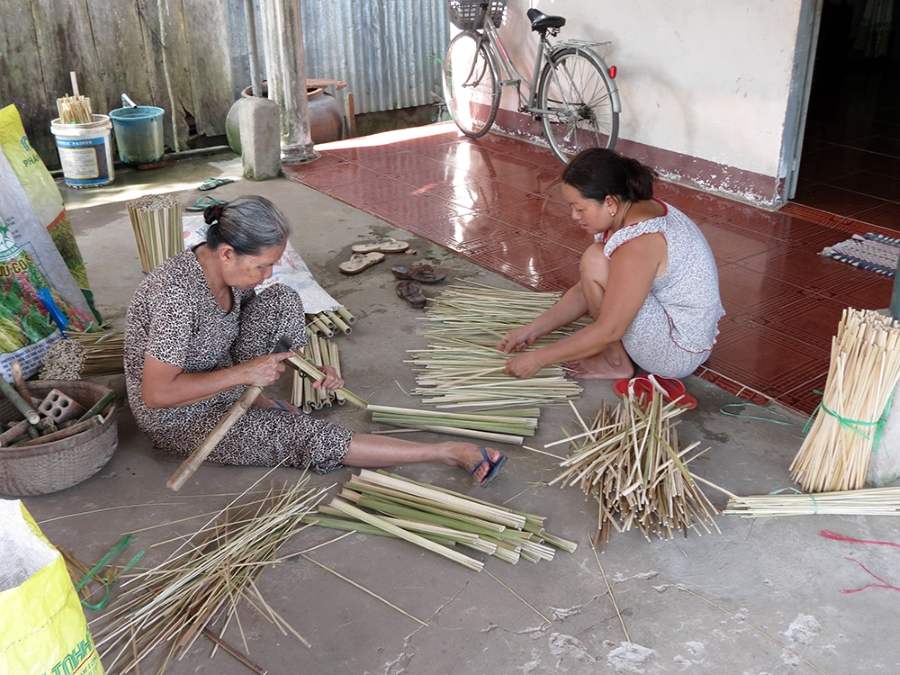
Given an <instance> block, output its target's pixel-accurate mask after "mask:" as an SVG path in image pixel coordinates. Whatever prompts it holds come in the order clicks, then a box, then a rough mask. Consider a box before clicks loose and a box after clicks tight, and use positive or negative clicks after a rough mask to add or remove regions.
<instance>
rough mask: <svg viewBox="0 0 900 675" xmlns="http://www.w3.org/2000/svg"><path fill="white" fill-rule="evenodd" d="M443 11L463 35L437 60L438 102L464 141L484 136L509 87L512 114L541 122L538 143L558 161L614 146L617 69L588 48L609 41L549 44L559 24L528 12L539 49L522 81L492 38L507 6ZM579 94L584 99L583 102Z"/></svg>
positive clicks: (468, 0) (493, 2) (469, 5)
mask: <svg viewBox="0 0 900 675" xmlns="http://www.w3.org/2000/svg"><path fill="white" fill-rule="evenodd" d="M448 5H449V12H450V20H451V21H452V22H453V24H454V25H456V26H457V27H458V28H460V29H461V30H462V32H461V33H459V34H458V35H456V36H455V37H454V38H453V39H452V40H451V41H450V45H449V46H448V47H447V53H446V56H445V58H444V64H443V88H444V99H445V101H446V104H447V108H448V110H449V112H450V116H451V117H452V118H453V121H454V122H455V123H456V126H458V127H459V129H460V131H462V132H463V133H464V134H465V135H466V136H468V137H470V138H480V137H481V136H484V134H486V133H487V132H488V131H489V130H490V128H491V126H492V125H493V124H494V120H495V119H496V117H497V110H498V109H499V108H500V95H501V87H502V86H506V85H513V84H514V85H515V86H516V92H517V94H518V97H519V111H520V112H526V113H529V114H530V115H531V116H532V117H534V119H535V120H540V121H541V122H542V123H543V127H544V136H546V138H547V141H548V142H549V144H550V148H551V149H552V150H553V152H554V153H555V154H556V156H557V157H558V158H559V159H560V161H562V162H568V161H569V159H571V158H572V157H573V156H574V155H576V154H577V153H578V152H580V151H581V150H584V149H586V148H592V147H601V148H613V147H614V146H615V144H616V140H617V139H618V134H619V113H620V111H621V104H620V102H619V91H618V89H617V87H616V82H615V78H616V67H615V66H607V65H606V63H605V62H604V61H603V59H602V58H601V57H600V56H599V55H598V54H597V52H595V51H594V49H593V48H594V47H597V46H601V45H605V44H609V43H608V42H590V41H586V40H564V41H560V42H557V43H555V44H554V43H553V42H551V40H550V39H549V37H548V36H550V37H556V36H558V35H559V31H560V29H561V28H562V27H563V26H564V25H565V23H566V20H565V18H563V17H561V16H550V15H547V14H544V13H543V12H541V11H539V10H537V9H534V8H532V9H529V10H528V12H527V16H528V19H529V20H530V21H531V29H532V30H533V31H535V32H536V33H538V35H539V36H540V48H539V49H538V52H537V56H536V59H535V63H534V68H533V70H532V73H533V74H532V77H531V80H530V81H526V79H525V77H524V76H523V75H522V74H521V73H520V72H519V70H518V69H517V68H516V66H515V65H514V64H513V63H512V60H511V59H510V57H509V54H508V52H507V51H506V48H505V47H504V46H503V43H502V41H501V40H500V36H499V34H498V32H497V29H498V28H499V27H500V24H501V22H502V21H503V15H504V13H505V11H506V0H489V1H486V0H448ZM501 68H502V69H503V74H504V75H505V77H504V78H503V79H501V70H500V69H501ZM523 84H524V85H525V87H526V88H527V94H528V95H527V97H526V96H525V95H524V94H523V93H522V85H523ZM583 92H590V94H589V97H590V98H589V97H588V96H585V95H584V93H583Z"/></svg>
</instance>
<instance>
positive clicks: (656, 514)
mask: <svg viewBox="0 0 900 675" xmlns="http://www.w3.org/2000/svg"><path fill="white" fill-rule="evenodd" d="M684 410H685V409H684V408H681V407H678V406H677V404H675V403H669V404H665V403H664V398H663V396H662V395H661V394H660V393H659V392H657V391H656V390H655V389H654V390H653V394H652V397H651V399H650V400H649V401H647V400H646V399H644V398H636V397H635V395H634V393H633V392H632V393H631V394H630V395H629V396H628V397H626V398H625V399H624V400H623V401H622V402H621V403H620V404H619V405H618V406H617V407H616V408H615V410H612V409H610V408H609V407H608V406H607V405H606V404H603V405H602V406H601V407H600V410H599V411H598V412H597V415H596V416H595V418H594V420H593V423H592V424H590V425H588V424H586V423H585V422H584V420H583V419H582V418H581V416H580V415H579V416H578V421H579V423H580V424H581V425H582V427H583V428H584V432H583V433H580V434H576V435H575V436H570V437H568V438H564V439H562V440H560V441H556V442H554V443H548V444H547V445H546V446H544V447H547V448H549V447H553V446H556V445H560V444H563V443H571V447H572V450H571V454H570V456H569V457H568V458H567V459H566V460H564V461H563V462H562V463H561V464H560V466H561V467H563V468H564V471H563V472H562V473H561V474H559V475H558V476H557V477H556V478H555V479H553V480H552V481H551V482H550V484H551V485H553V484H556V483H560V484H561V486H563V487H564V486H574V485H579V486H580V487H581V489H582V491H583V492H584V494H585V495H586V496H590V497H592V498H593V499H594V500H595V501H596V502H597V533H596V535H595V537H594V540H595V543H596V544H597V545H598V546H604V545H605V544H606V543H607V542H608V541H609V537H610V534H611V530H613V529H614V530H616V531H618V532H626V531H628V530H630V529H632V528H633V527H637V528H639V529H640V530H641V532H642V533H643V535H644V537H646V538H647V539H648V540H649V539H650V536H651V535H654V536H656V537H659V538H661V539H671V538H672V537H673V535H674V533H675V532H677V531H679V530H680V531H683V532H684V533H685V534H687V531H688V530H689V529H692V530H694V531H696V532H698V533H699V532H700V529H701V528H702V529H703V530H704V531H706V532H711V531H712V530H713V529H715V530H716V531H719V528H718V526H717V525H716V523H715V520H714V518H713V516H714V514H715V513H716V510H715V508H714V507H713V506H712V504H711V503H710V502H709V500H708V499H707V498H706V496H705V495H704V494H703V493H702V492H701V491H700V489H699V488H698V486H697V484H696V482H695V480H694V477H693V476H692V475H691V472H690V471H689V470H688V467H687V465H688V464H689V463H690V462H691V461H693V460H694V459H696V458H697V457H699V456H700V454H702V452H706V450H703V451H702V452H700V453H696V454H694V455H693V456H692V457H690V458H688V457H687V455H688V453H690V452H691V451H693V450H695V449H696V448H697V446H698V445H699V443H691V444H690V445H688V446H687V447H685V448H681V447H680V446H679V442H678V435H677V433H676V430H675V424H674V423H673V422H672V420H673V419H674V418H675V417H677V416H678V415H680V414H681V413H683V412H684ZM576 412H577V411H576Z"/></svg>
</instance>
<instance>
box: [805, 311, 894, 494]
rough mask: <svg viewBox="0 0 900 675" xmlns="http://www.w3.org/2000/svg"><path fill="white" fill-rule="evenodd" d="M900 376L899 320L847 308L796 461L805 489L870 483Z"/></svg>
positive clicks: (835, 488) (837, 488)
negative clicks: (815, 410) (822, 390)
mask: <svg viewBox="0 0 900 675" xmlns="http://www.w3.org/2000/svg"><path fill="white" fill-rule="evenodd" d="M898 380H900V323H898V322H896V321H893V320H892V319H891V318H890V317H887V316H884V315H882V314H879V313H878V312H873V311H870V310H864V311H861V310H857V309H845V310H844V313H843V315H842V317H841V321H840V324H838V331H837V335H836V336H835V337H834V338H832V342H831V364H830V366H829V368H828V379H827V381H826V383H825V393H824V394H823V396H822V405H821V406H820V408H819V410H818V413H817V414H816V419H815V421H814V422H813V424H812V426H811V427H810V429H809V433H808V434H807V436H806V438H805V439H804V441H803V445H802V446H801V447H800V451H799V452H798V453H797V456H796V457H795V458H794V461H793V462H792V463H791V476H792V478H793V479H794V480H795V481H796V482H797V483H799V484H800V486H801V487H802V488H803V490H804V492H825V491H844V490H858V489H860V488H862V487H863V486H864V485H865V482H866V476H867V475H868V471H869V460H870V459H871V456H872V449H873V444H874V442H875V441H876V439H877V438H878V436H879V430H880V426H881V424H882V423H883V422H880V420H881V418H882V415H883V414H885V412H886V410H887V407H888V403H889V401H890V400H891V397H892V396H893V394H894V389H895V388H896V386H897V382H898Z"/></svg>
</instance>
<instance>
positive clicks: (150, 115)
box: [109, 105, 166, 164]
mask: <svg viewBox="0 0 900 675" xmlns="http://www.w3.org/2000/svg"><path fill="white" fill-rule="evenodd" d="M165 112H166V111H165V110H163V109H162V108H157V107H156V106H154V105H139V106H137V107H135V108H116V109H115V110H111V111H110V113H109V116H110V117H111V118H112V123H113V130H114V131H115V132H116V146H117V147H118V148H119V159H120V160H122V162H123V163H124V164H152V163H153V162H158V161H159V160H160V159H162V156H163V153H164V152H165V147H164V146H163V115H164V114H165Z"/></svg>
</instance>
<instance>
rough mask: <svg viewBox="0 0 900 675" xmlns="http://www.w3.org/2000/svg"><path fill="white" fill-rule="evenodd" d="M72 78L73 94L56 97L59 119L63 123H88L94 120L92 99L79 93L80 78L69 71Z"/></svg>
mask: <svg viewBox="0 0 900 675" xmlns="http://www.w3.org/2000/svg"><path fill="white" fill-rule="evenodd" d="M69 76H70V77H71V79H72V94H73V95H72V96H69V95H68V94H66V95H65V96H63V97H61V98H58V99H56V110H57V112H58V113H59V121H60V123H62V124H88V123H89V122H93V121H94V115H93V113H92V112H91V99H89V98H88V97H87V96H81V95H80V94H79V93H78V78H77V77H76V76H75V73H69Z"/></svg>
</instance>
